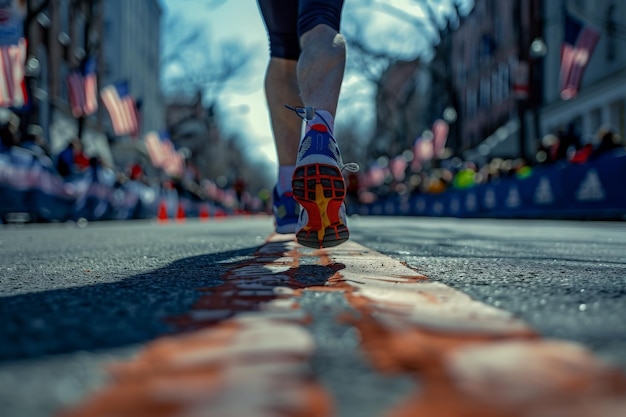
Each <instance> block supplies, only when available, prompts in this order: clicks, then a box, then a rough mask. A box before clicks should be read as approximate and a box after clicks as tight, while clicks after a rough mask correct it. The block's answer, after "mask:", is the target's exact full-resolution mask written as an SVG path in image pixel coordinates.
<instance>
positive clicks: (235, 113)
mask: <svg viewBox="0 0 626 417" xmlns="http://www.w3.org/2000/svg"><path fill="white" fill-rule="evenodd" d="M374 2H375V3H376V4H379V5H380V4H383V5H392V6H393V7H394V8H397V9H401V11H402V12H403V13H409V14H410V15H411V16H412V17H413V18H414V19H416V20H423V19H424V18H425V16H424V13H423V12H422V10H421V9H420V8H419V7H418V6H416V2H415V1H411V0H394V1H393V2H392V1H391V0H345V4H344V10H343V20H342V24H344V22H345V20H346V16H350V17H351V18H352V17H354V18H355V19H357V20H358V21H359V22H361V24H363V26H364V27H367V41H368V42H369V43H370V44H371V45H372V46H373V47H375V48H380V49H385V50H389V49H393V50H395V51H400V52H403V53H405V54H406V56H407V57H415V56H416V55H422V56H423V58H424V59H429V58H430V57H429V56H428V52H429V48H428V44H429V43H430V42H431V41H432V39H434V38H432V39H428V37H429V36H431V35H432V36H434V35H433V34H432V33H431V34H429V33H425V32H423V31H422V32H415V33H414V36H411V30H413V31H415V28H414V26H412V25H410V24H407V23H406V22H403V21H400V20H398V18H396V17H394V9H391V8H389V9H384V8H383V9H381V8H380V7H378V12H372V10H373V9H372V7H371V4H372V3H374ZM451 2H452V0H437V3H438V4H440V5H441V6H440V9H441V10H440V12H441V13H445V12H446V10H449V5H450V3H451ZM470 2H472V1H471V0H466V3H467V4H469V3H470ZM160 3H161V5H162V7H163V17H164V19H168V18H170V17H172V16H174V17H175V18H176V19H177V21H178V20H179V19H180V22H181V23H183V26H192V25H200V27H203V28H205V29H206V33H207V43H208V45H209V46H211V45H213V46H215V45H217V44H219V43H223V42H230V41H234V42H241V43H243V44H245V45H246V46H248V47H249V48H250V50H251V51H252V56H251V63H250V65H251V66H252V71H251V72H250V74H249V78H248V79H246V80H245V82H244V84H245V87H244V88H242V83H241V81H239V82H236V83H232V85H227V86H226V88H225V89H224V91H223V92H222V94H221V96H220V103H219V105H220V109H221V116H222V117H223V120H222V122H223V124H224V126H225V127H226V128H227V129H233V130H234V131H236V132H238V133H239V134H241V135H242V136H243V137H244V138H245V139H246V141H247V144H248V148H249V149H250V152H249V154H250V155H251V156H252V157H254V156H257V157H259V158H261V159H265V160H267V161H269V163H271V164H273V165H275V164H276V151H275V148H274V142H273V139H272V133H271V128H270V122H269V113H268V110H267V105H266V102H265V93H264V89H263V76H264V72H265V67H266V65H267V61H268V41H267V33H266V30H265V26H264V23H263V20H262V18H261V15H260V13H259V9H258V5H257V1H256V0H225V1H218V2H217V3H218V6H213V7H208V6H207V4H209V3H216V1H215V0H160ZM381 10H386V12H381ZM402 25H403V26H402ZM162 27H165V25H164V24H162ZM175 35H176V34H171V33H167V31H165V32H164V33H163V34H162V38H163V42H164V43H167V42H168V38H173V36H175ZM364 36H365V35H364ZM348 46H349V45H348ZM349 51H350V50H349V49H348V53H350V52H349ZM197 53H199V54H201V53H204V51H201V50H200V51H197ZM161 71H162V74H163V75H164V76H165V77H166V79H167V77H168V76H169V75H172V74H175V73H176V71H177V68H176V67H175V66H168V67H166V68H162V69H161ZM357 84H358V85H357ZM357 87H358V88H359V94H365V95H368V94H373V91H371V90H367V89H365V90H363V82H362V80H360V79H359V78H358V77H355V76H350V75H349V74H347V75H346V78H345V79H344V84H343V87H342V96H345V95H346V94H344V93H345V92H346V91H355V90H356V89H357ZM365 102H368V103H369V101H368V100H365V101H364V103H365ZM371 104H373V101H372V103H370V105H369V106H368V105H365V104H364V106H363V109H362V112H363V116H364V119H367V118H368V117H369V118H371V117H372V116H373V114H374V113H373V112H374V109H373V106H371ZM341 111H342V102H341V101H340V103H339V108H338V112H337V117H338V118H339V117H340V116H341ZM338 122H339V120H338Z"/></svg>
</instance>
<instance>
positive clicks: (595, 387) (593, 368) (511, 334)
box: [327, 242, 626, 417]
mask: <svg viewBox="0 0 626 417" xmlns="http://www.w3.org/2000/svg"><path fill="white" fill-rule="evenodd" d="M327 262H334V263H342V264H343V265H345V268H343V269H341V271H340V272H339V273H338V274H339V275H341V277H340V279H343V280H342V282H343V283H345V284H344V291H346V297H347V298H348V299H349V300H350V302H351V303H352V305H353V306H354V307H355V309H358V310H359V311H360V312H361V313H362V314H361V319H359V320H358V321H355V322H354V325H355V326H356V328H357V329H359V331H360V333H361V337H362V348H363V349H365V350H366V351H367V352H368V354H369V357H370V358H371V360H372V362H373V363H374V364H375V365H376V367H377V369H379V370H380V371H381V372H398V373H412V374H414V375H415V378H416V379H419V381H420V382H421V385H420V391H419V392H415V393H413V394H412V395H410V396H408V397H407V399H406V402H405V403H404V404H403V405H401V406H399V407H397V408H395V409H393V410H389V413H388V415H389V416H393V417H405V416H406V417H409V416H418V415H420V416H421V415H437V416H455V417H456V416H468V417H470V416H482V417H485V416H550V417H558V416H563V417H566V416H581V417H582V416H589V417H591V416H594V417H595V416H607V417H608V416H615V417H617V416H622V415H626V377H625V376H624V375H623V374H622V373H621V372H620V371H618V370H617V369H615V368H611V367H609V366H607V365H606V364H604V363H602V362H601V361H599V360H598V359H596V358H594V357H593V356H592V355H591V354H590V352H588V351H587V350H586V349H585V348H584V347H582V346H580V345H577V344H574V343H569V342H565V341H554V340H543V339H541V338H539V336H538V335H537V334H535V333H534V332H533V331H532V329H530V328H529V327H528V326H527V325H526V324H524V323H523V322H522V321H520V320H518V319H516V318H515V317H513V316H511V315H510V314H509V313H507V312H505V311H502V310H499V309H495V308H493V307H490V306H486V305H484V304H482V303H479V302H476V301H474V300H472V299H471V298H469V297H467V296H466V295H465V294H462V293H460V292H458V291H456V290H454V289H452V288H450V287H447V286H445V285H442V284H439V283H436V282H431V281H428V280H424V279H419V275H418V274H413V275H412V274H411V270H410V269H409V268H401V267H400V266H398V265H399V264H397V263H396V264H394V261H391V260H389V258H387V257H385V256H383V255H381V254H379V253H377V252H374V251H372V250H369V249H367V248H365V247H363V246H360V245H358V244H356V243H354V242H348V243H347V244H345V245H343V246H341V247H338V248H336V249H335V250H333V251H331V253H330V254H329V257H328V260H327ZM389 263H392V264H394V265H389ZM392 268H393V269H392ZM390 271H393V273H391V274H390V273H389V272H390ZM336 278H337V277H336ZM350 287H351V288H350Z"/></svg>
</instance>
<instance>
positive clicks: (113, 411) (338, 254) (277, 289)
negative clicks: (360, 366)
mask: <svg viewBox="0 0 626 417" xmlns="http://www.w3.org/2000/svg"><path fill="white" fill-rule="evenodd" d="M225 267H226V268H227V272H226V273H225V275H224V276H223V277H222V278H223V283H222V284H221V285H219V286H216V287H209V288H203V289H201V297H200V298H199V300H198V302H197V303H196V304H195V305H194V307H193V309H192V310H191V311H190V312H189V313H187V314H185V315H182V316H180V317H175V318H172V320H171V322H172V323H174V324H175V325H176V326H177V327H178V328H179V329H182V330H184V331H183V332H182V333H181V334H178V335H172V336H168V337H163V338H160V339H157V340H155V341H153V342H151V343H148V344H147V345H146V346H145V347H144V349H143V350H142V351H141V352H139V354H138V355H137V356H136V358H135V359H133V360H131V361H129V362H126V363H122V364H119V365H116V366H115V367H114V368H113V369H112V373H111V375H112V380H111V384H110V385H109V386H107V387H105V388H104V389H103V390H102V391H101V392H100V393H97V394H96V395H95V396H93V397H91V398H89V399H87V400H86V401H85V403H83V404H81V405H79V406H78V407H76V408H74V409H72V410H69V411H67V412H66V413H63V414H61V415H62V416H63V417H83V416H90V417H91V416H110V415H115V416H119V417H125V416H159V417H160V416H163V417H165V416H168V417H169V416H188V415H191V416H194V415H220V416H305V417H307V416H311V417H317V416H320V417H321V416H332V415H335V410H336V409H337V408H341V409H343V410H345V409H349V408H350V404H347V405H346V404H341V405H342V406H341V407H337V406H338V404H339V403H340V402H341V401H344V400H343V399H342V398H341V397H340V396H339V395H335V393H334V392H331V390H329V389H328V388H327V387H325V386H323V385H322V384H321V383H320V382H318V378H316V377H317V375H315V374H314V373H313V372H312V371H311V367H310V366H309V364H310V361H311V357H312V355H314V352H315V349H316V347H315V343H314V338H313V337H312V334H311V333H310V332H309V330H308V329H309V328H311V326H310V324H311V323H314V322H315V321H316V320H319V317H316V316H315V315H309V314H307V313H305V311H304V310H303V309H302V308H301V306H300V304H299V300H300V299H303V297H304V296H305V294H307V293H313V294H323V293H326V292H334V293H336V294H339V295H341V296H343V297H344V299H345V301H346V304H347V305H349V306H350V311H351V312H348V311H344V312H339V313H337V317H336V320H338V321H341V322H342V323H345V324H346V325H347V326H350V328H351V329H353V333H354V334H357V335H358V340H360V344H359V347H358V348H359V349H361V350H362V351H363V352H364V354H365V355H366V357H367V358H368V359H369V361H370V362H371V364H372V365H373V367H374V368H375V369H376V370H377V372H380V373H381V374H385V375H389V374H396V375H409V376H411V377H412V378H414V379H415V381H416V383H415V386H416V387H418V388H416V391H415V392H411V393H410V395H408V396H407V397H406V398H405V399H404V401H402V402H400V403H394V404H392V405H390V406H389V407H387V411H386V412H385V413H383V414H384V415H387V416H392V417H404V416H416V415H437V416H444V417H445V416H468V417H470V416H483V417H484V416H487V417H490V416H561V415H563V416H587V415H590V416H618V415H626V413H623V414H620V413H622V412H624V411H625V410H626V400H625V398H626V379H625V378H624V376H623V375H622V374H621V373H619V372H618V371H617V370H615V369H612V368H610V367H608V366H606V365H605V364H603V363H601V362H599V361H598V360H597V359H595V358H594V357H593V356H592V355H591V354H590V353H589V352H588V351H586V350H585V349H584V348H583V347H581V346H578V345H575V344H572V343H568V342H563V341H549V340H542V339H541V338H540V337H539V336H538V335H537V334H536V333H535V332H534V331H533V330H532V329H530V328H529V327H528V326H527V325H526V324H525V323H524V322H522V321H521V320H519V319H518V318H516V317H514V316H512V315H511V314H510V313H507V312H505V311H503V310H499V309H496V308H493V307H490V306H487V305H485V304H482V303H479V302H477V301H475V300H472V299H471V298H470V297H468V296H466V295H465V294H463V293H461V292H459V291H457V290H454V289H452V288H450V287H447V286H445V285H443V284H440V283H437V282H433V281H430V280H428V279H427V278H426V277H424V276H423V275H421V274H419V273H417V272H415V271H414V270H412V269H411V268H409V267H408V266H406V265H404V264H402V263H401V262H398V261H396V260H394V259H392V258H389V257H387V256H384V255H382V254H380V253H378V252H376V251H373V250H370V249H368V248H366V247H364V246H361V245H358V244H356V243H354V242H347V243H345V244H343V245H341V246H337V247H334V248H330V249H323V250H312V249H308V248H304V247H302V246H299V245H297V243H295V241H294V238H293V235H273V236H270V238H269V239H268V241H267V243H266V244H265V245H263V246H262V247H261V248H259V250H258V251H257V252H255V253H254V254H253V255H252V256H250V257H248V258H246V259H243V260H241V259H239V260H234V261H233V262H232V263H230V264H226V265H225ZM355 313H356V314H355ZM591 409H593V410H594V412H593V413H590V412H589V410H591Z"/></svg>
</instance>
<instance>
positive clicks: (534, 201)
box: [350, 150, 626, 220]
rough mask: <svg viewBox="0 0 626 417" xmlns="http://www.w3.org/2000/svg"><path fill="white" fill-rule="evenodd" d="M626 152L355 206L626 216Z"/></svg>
mask: <svg viewBox="0 0 626 417" xmlns="http://www.w3.org/2000/svg"><path fill="white" fill-rule="evenodd" d="M625 181H626V151H624V150H619V151H616V152H612V153H610V154H606V155H603V156H601V157H599V158H597V159H594V160H592V161H589V162H586V163H584V164H573V163H569V162H561V163H557V164H554V165H550V166H539V167H535V168H534V170H533V173H532V175H531V176H529V177H527V178H524V179H519V178H506V179H500V180H498V181H493V182H490V183H487V184H480V185H476V186H474V187H471V188H469V189H465V190H448V191H446V192H444V193H442V194H414V195H410V196H406V195H405V196H398V195H392V196H388V197H386V198H381V199H379V200H378V201H376V202H374V203H372V204H367V205H359V206H358V207H352V208H351V209H350V211H352V212H356V213H358V214H362V215H393V216H398V215H405V216H436V217H461V218H462V217H500V218H507V217H508V218H554V219H598V220H601V219H626V185H625V184H624V183H625Z"/></svg>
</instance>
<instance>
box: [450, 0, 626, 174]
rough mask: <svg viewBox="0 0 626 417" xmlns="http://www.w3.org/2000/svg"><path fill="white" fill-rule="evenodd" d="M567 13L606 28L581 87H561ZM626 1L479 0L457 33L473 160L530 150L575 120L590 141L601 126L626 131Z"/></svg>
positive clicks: (464, 145)
mask: <svg viewBox="0 0 626 417" xmlns="http://www.w3.org/2000/svg"><path fill="white" fill-rule="evenodd" d="M566 15H570V16H573V17H574V18H575V19H577V20H578V21H579V22H581V23H582V25H583V26H589V27H592V28H593V29H594V30H595V31H596V32H597V33H598V35H599V38H598V41H597V44H596V45H595V48H594V49H593V50H592V51H591V53H590V54H589V55H588V56H587V55H584V56H583V55H581V54H578V55H577V59H588V64H587V66H586V68H585V69H584V71H583V73H582V78H581V82H580V87H579V90H578V93H577V94H576V95H574V96H572V97H564V96H563V95H562V94H561V68H562V65H561V50H562V46H563V43H564V39H565V30H566V24H565V20H566ZM625 18H626V4H624V3H623V2H619V1H615V0H562V1H542V0H528V1H523V0H499V1H495V0H477V1H476V3H475V6H474V10H473V11H472V13H471V14H470V15H469V16H467V17H466V18H465V19H464V21H463V23H462V25H461V27H460V28H459V30H457V31H456V32H454V33H453V35H452V42H453V56H452V71H453V84H454V91H455V94H456V97H457V103H458V104H457V106H458V109H457V110H458V113H459V116H460V118H459V121H458V125H457V129H458V132H459V133H458V134H459V136H460V150H461V151H462V154H463V155H464V157H465V158H466V159H471V160H475V161H480V162H485V161H486V160H488V159H489V158H492V157H518V156H523V157H525V158H526V159H528V160H529V161H530V162H534V156H535V153H536V151H537V149H538V148H539V146H540V144H541V141H542V138H543V137H544V136H545V135H547V134H551V133H555V132H556V131H557V130H559V129H566V128H567V127H568V126H570V125H571V126H572V127H573V128H574V129H575V131H577V132H578V133H579V134H580V136H581V138H582V142H583V143H585V142H591V141H593V140H594V135H595V133H596V132H597V131H598V129H600V128H601V127H606V126H610V127H611V128H612V129H613V130H615V131H616V132H617V133H618V134H619V135H620V136H622V137H624V134H625V133H626V132H625V98H626V83H624V81H625V78H626V53H625V52H624V51H626V48H625V47H626V27H625V26H623V24H621V23H620V22H623V21H624V19H625Z"/></svg>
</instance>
